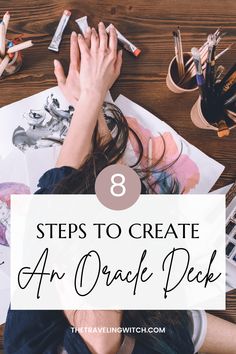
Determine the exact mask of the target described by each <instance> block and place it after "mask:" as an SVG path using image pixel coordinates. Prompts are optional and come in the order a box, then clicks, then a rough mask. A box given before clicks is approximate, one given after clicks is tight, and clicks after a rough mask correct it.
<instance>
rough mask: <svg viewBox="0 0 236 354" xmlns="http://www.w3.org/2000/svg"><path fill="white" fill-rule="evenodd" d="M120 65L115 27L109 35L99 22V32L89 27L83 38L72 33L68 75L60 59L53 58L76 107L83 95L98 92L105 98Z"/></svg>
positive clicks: (59, 78) (60, 82)
mask: <svg viewBox="0 0 236 354" xmlns="http://www.w3.org/2000/svg"><path fill="white" fill-rule="evenodd" d="M121 65H122V51H121V50H120V51H119V52H118V53H117V34H116V30H115V28H114V26H111V27H110V31H109V36H108V35H107V32H106V29H105V26H104V24H103V23H102V22H100V23H99V25H98V33H97V31H96V30H95V29H94V28H92V29H91V28H90V27H88V29H87V31H86V33H85V36H84V37H83V36H82V35H80V34H79V35H77V34H76V32H72V35H71V41H70V67H69V72H68V76H67V77H66V76H65V73H64V70H63V67H62V65H61V63H60V62H59V61H58V60H54V73H55V76H56V79H57V83H58V86H59V88H60V89H61V91H62V93H63V95H64V96H65V98H66V99H67V100H68V101H69V102H70V104H71V105H73V106H74V107H75V106H76V104H77V102H78V101H79V99H80V96H81V95H83V94H85V95H89V94H90V93H91V94H92V95H93V94H95V95H96V96H97V95H99V97H100V98H101V101H103V100H104V98H105V95H106V93H107V91H108V90H109V89H110V88H111V86H112V85H113V84H114V82H115V81H116V79H117V78H118V76H119V74H120V70H121Z"/></svg>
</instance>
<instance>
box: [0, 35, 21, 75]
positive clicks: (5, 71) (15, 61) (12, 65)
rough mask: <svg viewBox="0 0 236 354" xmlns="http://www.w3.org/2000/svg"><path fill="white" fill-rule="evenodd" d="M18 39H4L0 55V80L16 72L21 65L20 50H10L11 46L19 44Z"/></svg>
mask: <svg viewBox="0 0 236 354" xmlns="http://www.w3.org/2000/svg"><path fill="white" fill-rule="evenodd" d="M20 44H21V41H19V40H14V41H10V40H6V49H5V54H4V56H1V57H0V80H1V79H3V78H5V77H7V76H9V75H13V74H15V73H16V72H18V71H19V70H20V68H21V66H22V62H23V61H22V52H21V50H17V51H13V52H11V48H13V47H14V46H17V45H20Z"/></svg>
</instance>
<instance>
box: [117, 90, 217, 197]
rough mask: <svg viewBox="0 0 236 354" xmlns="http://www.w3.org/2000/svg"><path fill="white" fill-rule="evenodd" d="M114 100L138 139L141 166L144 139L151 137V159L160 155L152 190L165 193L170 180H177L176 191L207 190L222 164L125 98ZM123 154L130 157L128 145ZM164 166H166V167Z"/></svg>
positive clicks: (135, 147)
mask: <svg viewBox="0 0 236 354" xmlns="http://www.w3.org/2000/svg"><path fill="white" fill-rule="evenodd" d="M115 104H116V105H117V106H118V107H119V108H120V109H121V111H122V112H123V114H124V115H125V117H126V119H127V120H128V123H129V125H130V126H131V127H132V128H133V129H134V130H135V131H136V132H137V133H138V135H139V137H140V140H141V141H142V144H143V146H144V155H145V157H146V158H145V159H143V161H141V167H147V156H148V152H147V150H148V141H149V139H150V138H152V144H153V149H152V150H153V153H152V162H153V163H155V161H157V160H158V159H160V158H161V160H162V161H161V162H160V163H159V164H158V165H157V167H156V168H155V169H154V173H153V178H158V180H160V181H161V182H160V183H159V186H157V189H156V192H159V193H166V190H168V188H166V185H167V184H169V185H171V183H172V181H173V180H174V181H176V183H177V187H176V189H177V192H178V193H195V194H201V193H208V192H209V190H210V189H211V188H212V186H213V185H214V184H215V182H216V181H217V179H218V178H219V177H220V175H221V173H222V172H223V170H224V166H223V165H221V164H220V163H218V162H217V161H215V160H213V159H212V158H210V157H208V156H207V155H206V154H204V153H203V152H202V151H200V150H199V149H197V148H196V147H194V146H193V145H192V144H190V143H188V142H187V141H186V140H185V139H183V138H182V137H181V136H180V135H179V134H177V133H176V132H175V131H174V129H172V128H171V127H170V126H169V125H168V124H166V123H165V122H163V121H161V120H160V119H158V118H157V117H155V116H154V115H153V114H151V113H150V112H148V111H147V110H145V109H144V108H142V107H140V106H139V105H137V104H136V103H134V102H132V101H131V100H129V99H128V98H126V97H124V96H122V95H120V96H119V97H118V98H117V99H116V101H115ZM130 142H131V146H132V148H133V150H134V152H135V151H136V149H137V145H136V144H135V141H134V139H132V136H131V138H130ZM127 154H128V156H126V161H127V160H129V159H130V160H132V161H133V159H134V153H133V156H132V154H131V153H130V149H129V152H128V151H127ZM136 154H137V152H136ZM162 155H163V156H162ZM170 165H171V166H170ZM167 166H170V167H169V168H167V169H166V167H167ZM206 166H207V168H206Z"/></svg>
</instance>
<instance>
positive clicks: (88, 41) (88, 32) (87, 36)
mask: <svg viewBox="0 0 236 354" xmlns="http://www.w3.org/2000/svg"><path fill="white" fill-rule="evenodd" d="M84 38H85V42H86V44H87V46H88V48H89V49H90V48H91V27H88V28H87V29H86V31H85V34H84Z"/></svg>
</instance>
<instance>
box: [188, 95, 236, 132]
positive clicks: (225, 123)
mask: <svg viewBox="0 0 236 354" xmlns="http://www.w3.org/2000/svg"><path fill="white" fill-rule="evenodd" d="M226 112H227V114H226ZM226 112H225V111H224V110H223V108H222V107H221V105H220V104H219V105H218V106H215V107H214V110H213V109H212V108H211V109H209V108H208V107H207V106H205V104H204V102H203V101H202V97H201V96H199V98H198V99H197V101H196V102H195V104H194V105H193V107H192V109H191V113H190V116H191V120H192V122H193V124H194V125H195V126H196V127H198V128H200V129H209V130H214V131H216V133H217V135H218V137H219V138H223V137H225V136H228V135H229V134H230V130H231V129H234V128H236V114H235V116H234V117H230V114H229V113H228V112H230V111H226ZM232 113H233V112H232Z"/></svg>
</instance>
